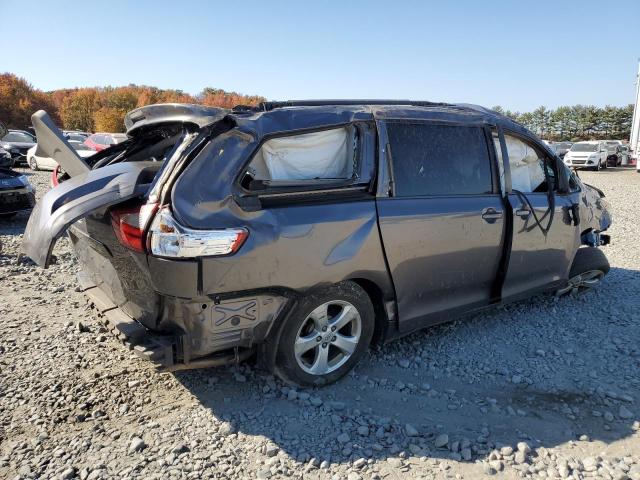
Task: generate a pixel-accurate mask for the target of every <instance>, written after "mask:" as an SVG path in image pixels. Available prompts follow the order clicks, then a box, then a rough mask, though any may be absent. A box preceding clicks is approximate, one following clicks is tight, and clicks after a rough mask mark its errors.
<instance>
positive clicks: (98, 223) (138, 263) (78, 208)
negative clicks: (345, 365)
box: [22, 105, 277, 370]
mask: <svg viewBox="0 0 640 480" xmlns="http://www.w3.org/2000/svg"><path fill="white" fill-rule="evenodd" d="M225 114H226V111H224V110H221V109H216V108H207V107H200V106H185V105H154V106H151V107H143V108H141V109H138V110H134V111H133V112H130V113H129V114H128V115H127V118H126V122H125V124H126V126H127V128H128V131H127V133H128V135H129V136H130V139H129V140H127V141H126V142H124V143H121V144H117V145H115V146H113V147H111V148H109V149H106V150H104V151H102V152H100V153H98V154H96V155H95V156H93V157H91V158H90V159H81V158H80V157H79V156H78V155H77V154H76V153H75V151H74V150H73V149H72V148H71V147H70V146H69V144H68V142H67V141H66V139H65V138H64V136H63V135H62V133H61V132H60V131H58V130H57V128H56V127H55V126H54V125H53V123H52V122H51V120H50V118H49V117H48V116H47V115H46V113H45V112H37V113H36V114H34V117H33V121H34V126H35V128H36V131H37V134H38V139H39V142H38V151H39V153H40V154H43V155H48V156H50V157H52V158H54V159H55V160H56V161H57V162H58V163H59V164H60V166H61V168H62V169H63V171H64V175H63V176H62V178H61V179H62V180H63V181H61V182H60V184H59V185H57V186H55V188H53V189H52V190H50V191H49V192H47V193H46V194H45V195H44V197H43V198H42V199H41V200H40V201H39V202H38V204H37V206H36V208H35V209H34V211H33V213H32V215H31V217H30V219H29V223H28V225H27V228H26V231H25V235H24V239H23V247H22V250H23V253H24V254H25V255H27V256H28V257H30V258H31V259H32V260H33V261H35V262H36V263H37V264H38V265H40V266H43V267H45V268H46V267H47V266H48V265H49V264H50V263H51V257H52V250H53V247H54V245H55V242H56V240H57V239H58V238H60V237H61V236H62V235H64V234H65V233H67V234H68V237H69V239H70V241H71V243H72V245H73V249H74V250H75V253H76V255H77V258H78V260H79V263H80V265H81V267H82V270H81V272H80V274H79V276H78V281H79V284H80V288H81V290H82V291H83V292H84V293H85V294H86V295H87V297H88V299H89V300H90V302H91V304H92V305H93V306H94V307H95V309H96V311H97V312H98V314H99V315H100V316H101V317H102V318H103V319H104V320H105V322H106V323H107V324H108V326H109V327H110V329H111V330H112V331H113V332H114V333H116V334H117V335H118V337H119V338H120V339H121V340H122V341H123V343H125V344H126V345H127V346H128V347H129V348H131V349H133V350H134V352H135V353H136V354H138V355H139V356H141V357H143V358H146V359H148V360H151V361H153V362H155V363H156V365H158V366H159V367H162V368H164V369H174V370H175V369H180V368H184V367H185V366H188V367H189V368H193V367H194V366H199V363H198V362H200V364H202V362H203V360H202V358H203V357H207V358H206V360H204V362H205V363H206V365H217V364H220V363H224V362H227V361H229V360H232V359H233V358H237V357H240V356H241V355H242V353H243V352H240V351H239V349H238V348H235V349H232V350H230V351H229V350H228V349H226V348H225V347H226V345H225V344H224V339H222V341H218V344H215V345H210V344H203V342H204V341H205V340H206V338H207V336H206V335H203V333H204V332H203V330H205V329H206V324H207V322H211V321H212V315H215V314H214V313H213V312H210V311H205V307H204V305H207V306H208V305H209V304H211V305H213V303H214V302H213V301H212V300H211V299H208V298H206V297H205V298H201V297H202V295H200V294H199V288H198V260H197V259H188V258H177V259H164V258H158V257H155V256H153V255H150V254H149V246H148V238H147V232H148V229H149V227H150V223H151V222H152V221H153V220H154V218H155V217H156V216H157V215H160V213H161V212H160V211H161V207H165V208H166V202H169V201H170V199H169V198H168V195H169V193H170V187H169V185H170V183H171V182H172V181H173V180H175V177H174V176H175V175H176V172H177V171H179V170H180V168H181V165H183V163H184V162H187V161H188V160H189V159H191V158H193V156H194V155H196V154H197V153H198V152H199V151H200V150H201V149H202V148H203V146H204V145H206V144H207V142H208V141H209V140H210V139H211V138H213V137H215V136H216V135H217V134H219V133H220V132H221V131H224V130H226V129H228V128H229V127H228V126H226V125H225V122H224V121H223V119H224V117H225ZM165 189H167V190H165ZM162 202H165V203H162ZM253 301H254V302H255V299H254V300H253ZM218 303H220V302H218ZM254 306H255V305H254ZM272 308H277V305H274V306H273V307H272ZM243 314H244V315H251V308H250V307H247V306H244V313H243ZM223 316H224V315H223ZM203 339H205V340H203ZM236 345H237V343H236ZM212 353H215V354H214V355H211V354H212ZM196 359H200V360H196Z"/></svg>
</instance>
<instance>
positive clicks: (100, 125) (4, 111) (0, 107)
mask: <svg viewBox="0 0 640 480" xmlns="http://www.w3.org/2000/svg"><path fill="white" fill-rule="evenodd" d="M263 101H265V98H263V97H260V96H257V95H242V94H239V93H236V92H227V91H225V90H222V89H219V88H205V89H204V90H202V92H200V93H199V94H198V95H190V94H188V93H185V92H183V91H182V90H171V89H160V88H157V87H150V86H146V85H133V84H132V85H127V86H125V87H90V88H65V89H60V90H53V91H50V92H43V91H41V90H38V89H36V88H34V87H33V86H31V85H30V84H29V83H28V82H27V81H26V80H25V79H23V78H20V77H17V76H16V75H14V74H12V73H3V74H0V122H2V123H4V124H5V125H7V127H8V128H17V129H25V128H27V127H29V126H31V114H32V113H33V112H35V111H36V110H40V109H42V110H46V111H47V113H48V114H49V115H50V116H51V118H52V119H53V120H54V121H55V122H56V124H57V125H59V126H60V127H62V128H63V129H65V130H83V131H87V132H114V133H116V132H124V116H125V114H126V113H127V112H129V111H131V110H133V109H135V108H138V107H142V106H144V105H150V104H154V103H168V102H179V103H196V104H201V105H209V106H215V107H223V108H231V107H234V106H236V105H257V104H258V103H260V102H263Z"/></svg>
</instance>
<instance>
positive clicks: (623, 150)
mask: <svg viewBox="0 0 640 480" xmlns="http://www.w3.org/2000/svg"><path fill="white" fill-rule="evenodd" d="M618 155H619V156H620V165H622V166H625V165H629V160H630V159H631V150H630V149H629V145H622V146H621V147H620V153H619V154H618Z"/></svg>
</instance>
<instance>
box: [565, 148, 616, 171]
mask: <svg viewBox="0 0 640 480" xmlns="http://www.w3.org/2000/svg"><path fill="white" fill-rule="evenodd" d="M564 163H565V165H567V166H568V167H575V168H591V169H593V170H596V171H598V170H600V169H602V168H607V149H606V147H605V145H604V142H600V141H591V142H577V143H574V144H573V145H572V146H571V148H570V149H569V151H568V152H567V154H566V155H565V156H564Z"/></svg>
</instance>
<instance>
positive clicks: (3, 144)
mask: <svg viewBox="0 0 640 480" xmlns="http://www.w3.org/2000/svg"><path fill="white" fill-rule="evenodd" d="M35 143H36V139H35V137H34V136H33V135H31V134H30V133H29V132H25V131H24V130H9V131H8V132H7V133H6V134H5V135H3V136H2V137H0V148H3V149H4V150H6V151H7V152H9V153H10V154H11V158H12V159H13V164H14V165H20V164H21V163H27V151H28V150H29V149H30V148H31V147H33V146H34V145H35Z"/></svg>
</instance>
